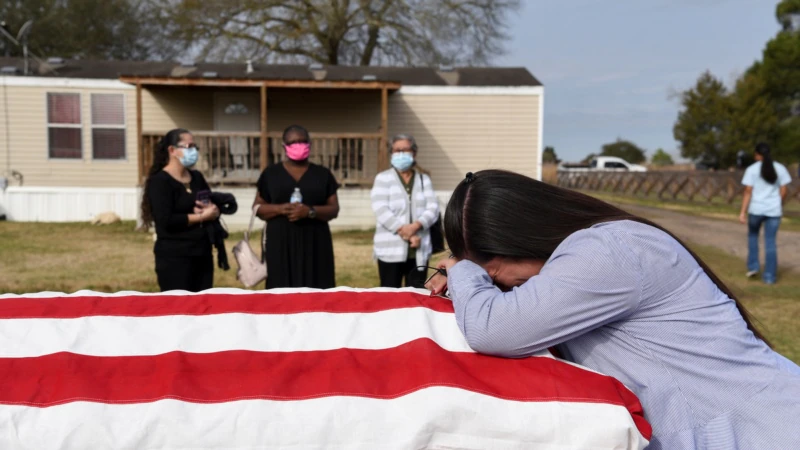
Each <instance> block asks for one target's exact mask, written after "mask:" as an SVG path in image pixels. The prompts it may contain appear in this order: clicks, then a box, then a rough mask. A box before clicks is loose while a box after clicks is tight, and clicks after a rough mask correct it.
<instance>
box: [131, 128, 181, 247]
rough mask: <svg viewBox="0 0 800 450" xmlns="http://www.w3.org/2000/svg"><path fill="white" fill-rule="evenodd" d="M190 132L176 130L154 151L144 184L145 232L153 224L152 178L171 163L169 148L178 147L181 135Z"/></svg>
mask: <svg viewBox="0 0 800 450" xmlns="http://www.w3.org/2000/svg"><path fill="white" fill-rule="evenodd" d="M188 133H189V130H184V129H183V128H176V129H174V130H171V131H170V132H169V133H167V134H165V135H164V137H162V138H161V140H160V141H158V144H156V148H155V149H154V151H153V165H152V166H150V171H149V172H147V179H146V180H145V182H144V193H143V194H142V227H143V228H144V230H145V231H146V230H148V229H150V225H151V224H152V223H153V210H152V208H151V207H150V196H149V195H150V177H152V176H153V175H155V174H157V173H158V172H161V169H163V168H164V167H165V166H166V165H167V163H168V162H169V148H170V146H175V145H178V142H180V141H181V135H183V134H188Z"/></svg>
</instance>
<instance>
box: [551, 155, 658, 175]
mask: <svg viewBox="0 0 800 450" xmlns="http://www.w3.org/2000/svg"><path fill="white" fill-rule="evenodd" d="M558 171H559V172H647V167H645V166H640V165H638V164H631V163H629V162H628V161H625V160H624V159H622V158H617V157H616V156H597V157H595V158H593V159H592V160H591V161H590V162H589V163H562V164H561V165H559V166H558Z"/></svg>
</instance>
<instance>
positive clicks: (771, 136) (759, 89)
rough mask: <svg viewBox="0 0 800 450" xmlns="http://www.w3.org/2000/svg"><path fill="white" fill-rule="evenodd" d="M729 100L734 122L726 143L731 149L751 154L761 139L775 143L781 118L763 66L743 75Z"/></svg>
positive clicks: (728, 129)
mask: <svg viewBox="0 0 800 450" xmlns="http://www.w3.org/2000/svg"><path fill="white" fill-rule="evenodd" d="M729 102H730V108H731V109H730V124H729V126H728V127H727V129H726V130H725V144H724V145H725V148H726V149H727V150H728V152H731V153H736V152H738V151H740V150H744V151H746V152H748V153H749V152H752V151H753V149H755V147H756V145H757V144H758V143H759V142H767V143H769V144H774V143H775V141H776V137H777V133H778V124H779V118H778V114H777V111H776V106H775V102H774V101H773V100H772V99H771V98H770V96H769V95H768V93H767V90H766V85H765V83H764V80H763V79H762V77H761V70H760V69H758V68H757V69H756V70H753V71H750V72H749V73H746V74H745V75H743V76H742V77H741V78H739V80H738V81H737V82H736V89H735V90H734V91H733V92H732V93H731V94H730V96H729ZM728 152H726V154H727V153H728ZM776 155H777V152H776ZM726 161H727V159H726Z"/></svg>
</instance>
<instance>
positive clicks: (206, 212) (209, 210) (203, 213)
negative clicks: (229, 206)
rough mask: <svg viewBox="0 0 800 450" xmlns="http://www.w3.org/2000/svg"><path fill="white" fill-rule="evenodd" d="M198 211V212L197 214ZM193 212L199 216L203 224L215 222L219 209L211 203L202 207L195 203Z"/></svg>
mask: <svg viewBox="0 0 800 450" xmlns="http://www.w3.org/2000/svg"><path fill="white" fill-rule="evenodd" d="M198 209H199V210H200V212H198ZM194 212H195V214H200V219H201V220H202V221H203V222H208V221H211V220H216V219H217V217H219V208H218V207H217V205H215V204H213V203H211V204H210V205H204V204H203V203H201V202H196V203H195V206H194Z"/></svg>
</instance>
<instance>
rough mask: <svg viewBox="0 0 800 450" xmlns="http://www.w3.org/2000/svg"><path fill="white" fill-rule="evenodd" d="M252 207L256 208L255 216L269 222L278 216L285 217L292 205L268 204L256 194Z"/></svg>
mask: <svg viewBox="0 0 800 450" xmlns="http://www.w3.org/2000/svg"><path fill="white" fill-rule="evenodd" d="M253 206H258V211H256V216H257V217H258V218H259V219H261V220H270V219H274V218H275V217H278V216H286V215H289V213H291V212H292V205H291V204H290V203H283V204H280V205H275V204H272V203H268V202H267V201H265V200H264V199H263V198H261V194H260V193H259V192H256V200H255V201H254V202H253Z"/></svg>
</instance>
